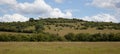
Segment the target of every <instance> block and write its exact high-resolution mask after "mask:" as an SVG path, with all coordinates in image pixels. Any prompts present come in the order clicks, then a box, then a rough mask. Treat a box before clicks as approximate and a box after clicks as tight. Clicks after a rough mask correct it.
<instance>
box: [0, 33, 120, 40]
mask: <svg viewBox="0 0 120 54" xmlns="http://www.w3.org/2000/svg"><path fill="white" fill-rule="evenodd" d="M0 41H33V42H39V41H44V42H51V41H89V42H91V41H120V33H117V34H112V33H111V34H101V33H96V34H81V33H80V34H76V35H75V34H73V33H69V34H67V35H65V36H64V37H61V36H59V35H54V34H49V33H39V34H29V35H24V34H0Z"/></svg>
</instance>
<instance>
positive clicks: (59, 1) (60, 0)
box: [55, 0, 64, 3]
mask: <svg viewBox="0 0 120 54" xmlns="http://www.w3.org/2000/svg"><path fill="white" fill-rule="evenodd" d="M63 1H64V0H55V2H57V3H62V2H63Z"/></svg>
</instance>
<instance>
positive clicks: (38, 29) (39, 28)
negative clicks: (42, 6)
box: [35, 21, 44, 33]
mask: <svg viewBox="0 0 120 54" xmlns="http://www.w3.org/2000/svg"><path fill="white" fill-rule="evenodd" d="M43 30H44V26H43V22H41V21H39V22H38V23H37V24H36V25H35V31H36V32H37V33H39V32H42V31H43Z"/></svg>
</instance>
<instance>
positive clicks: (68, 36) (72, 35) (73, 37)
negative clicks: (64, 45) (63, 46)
mask: <svg viewBox="0 0 120 54" xmlns="http://www.w3.org/2000/svg"><path fill="white" fill-rule="evenodd" d="M64 37H65V38H66V39H67V40H68V41H75V35H74V34H73V33H68V34H67V35H65V36H64Z"/></svg>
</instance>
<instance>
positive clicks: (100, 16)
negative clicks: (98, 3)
mask: <svg viewBox="0 0 120 54" xmlns="http://www.w3.org/2000/svg"><path fill="white" fill-rule="evenodd" d="M81 19H83V20H87V21H96V22H116V23H117V22H119V20H117V19H116V18H115V17H114V16H111V15H109V14H97V15H95V16H86V17H83V18H81Z"/></svg>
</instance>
